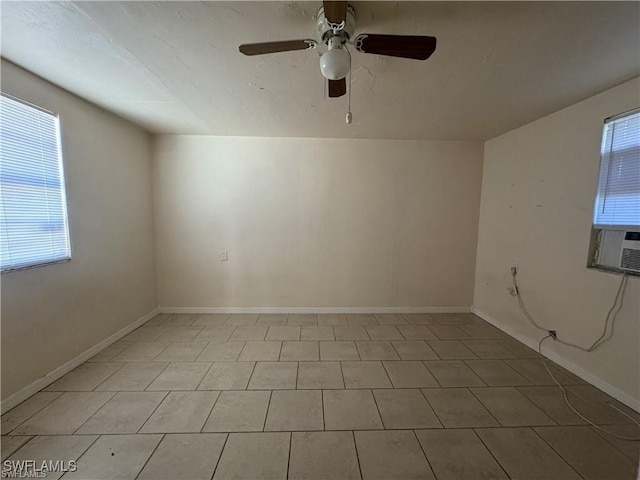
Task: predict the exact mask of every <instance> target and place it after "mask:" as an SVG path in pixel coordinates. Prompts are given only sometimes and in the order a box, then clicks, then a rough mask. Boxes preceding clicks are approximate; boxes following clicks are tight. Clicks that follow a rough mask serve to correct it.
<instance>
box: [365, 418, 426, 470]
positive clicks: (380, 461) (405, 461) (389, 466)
mask: <svg viewBox="0 0 640 480" xmlns="http://www.w3.org/2000/svg"><path fill="white" fill-rule="evenodd" d="M354 436H355V439H356V448H357V450H358V459H359V461H360V469H361V471H362V478H363V480H374V479H376V480H387V479H389V480H392V479H397V480H405V479H416V480H418V479H433V478H435V477H434V476H433V472H432V471H431V468H430V467H429V463H428V462H427V459H426V458H425V456H424V453H423V452H422V448H421V447H420V444H419V443H418V440H417V439H416V436H415V434H414V433H413V432H412V431H406V430H404V431H402V430H401V431H379V432H354Z"/></svg>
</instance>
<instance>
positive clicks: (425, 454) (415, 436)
mask: <svg viewBox="0 0 640 480" xmlns="http://www.w3.org/2000/svg"><path fill="white" fill-rule="evenodd" d="M421 430H424V429H421ZM430 430H436V429H435V428H434V429H430ZM437 430H441V429H437ZM411 431H412V432H413V436H414V438H415V439H416V441H417V442H418V445H419V446H420V450H421V451H422V455H424V459H425V460H426V461H427V465H429V468H430V469H431V473H432V474H433V478H437V477H436V474H435V472H434V471H433V467H432V466H431V462H430V461H429V457H428V456H427V451H426V450H425V449H424V445H422V442H421V441H420V439H419V438H418V434H417V433H416V430H415V429H412V430H411ZM507 478H509V477H508V476H507Z"/></svg>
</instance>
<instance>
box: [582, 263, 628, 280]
mask: <svg viewBox="0 0 640 480" xmlns="http://www.w3.org/2000/svg"><path fill="white" fill-rule="evenodd" d="M587 268H588V269H589V270H594V271H597V272H602V273H610V274H612V275H628V276H630V277H640V273H635V272H630V271H628V270H621V269H620V268H616V267H609V266H607V265H587Z"/></svg>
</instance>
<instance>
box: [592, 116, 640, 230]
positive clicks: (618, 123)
mask: <svg viewBox="0 0 640 480" xmlns="http://www.w3.org/2000/svg"><path fill="white" fill-rule="evenodd" d="M600 158H601V160H600V176H599V179H598V193H597V196H596V204H595V208H594V215H593V223H594V227H595V228H600V229H611V230H624V229H626V228H628V227H637V226H640V111H639V110H635V111H633V112H629V113H626V114H622V115H618V116H617V117H613V118H611V119H607V120H606V121H605V125H604V132H603V135H602V149H601V153H600Z"/></svg>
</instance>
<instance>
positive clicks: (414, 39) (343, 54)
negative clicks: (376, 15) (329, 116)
mask: <svg viewBox="0 0 640 480" xmlns="http://www.w3.org/2000/svg"><path fill="white" fill-rule="evenodd" d="M355 24H356V15H355V11H354V9H353V7H351V5H348V2H346V1H327V0H325V1H324V2H323V6H322V7H321V8H320V11H319V12H318V19H317V22H316V31H317V34H318V39H319V40H320V43H324V44H325V45H326V46H327V47H328V50H327V51H326V52H325V53H324V54H322V56H321V57H320V71H321V72H322V75H323V76H324V77H325V78H326V79H327V80H328V83H329V88H328V90H329V97H332V98H335V97H341V96H342V95H344V94H345V93H346V92H347V81H346V76H347V74H348V73H349V69H350V64H351V56H350V54H349V53H348V52H347V51H346V48H345V45H346V44H347V43H352V44H353V45H354V46H355V48H356V50H358V51H359V52H362V53H373V54H375V55H387V56H390V57H401V58H412V59H415V60H426V59H427V58H429V57H430V56H431V54H433V52H434V51H435V49H436V39H435V37H428V36H421V35H380V34H373V33H362V34H360V35H358V36H357V37H355V39H354V40H353V41H351V37H352V35H353V32H354V30H355ZM317 46H318V42H317V41H315V40H310V39H305V40H285V41H279V42H264V43H247V44H244V45H240V52H241V53H244V54H245V55H264V54H266V53H276V52H289V51H293V50H311V49H314V48H316V47H317Z"/></svg>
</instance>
